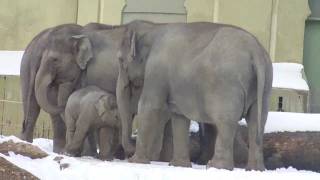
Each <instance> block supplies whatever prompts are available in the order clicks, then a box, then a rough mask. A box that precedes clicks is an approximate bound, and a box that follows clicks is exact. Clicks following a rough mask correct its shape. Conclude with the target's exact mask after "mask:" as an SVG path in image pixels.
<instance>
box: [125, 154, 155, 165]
mask: <svg viewBox="0 0 320 180" xmlns="http://www.w3.org/2000/svg"><path fill="white" fill-rule="evenodd" d="M128 161H129V162H131V163H141V164H150V160H149V159H147V158H145V157H139V156H137V155H136V154H134V155H133V156H132V157H131V158H129V159H128Z"/></svg>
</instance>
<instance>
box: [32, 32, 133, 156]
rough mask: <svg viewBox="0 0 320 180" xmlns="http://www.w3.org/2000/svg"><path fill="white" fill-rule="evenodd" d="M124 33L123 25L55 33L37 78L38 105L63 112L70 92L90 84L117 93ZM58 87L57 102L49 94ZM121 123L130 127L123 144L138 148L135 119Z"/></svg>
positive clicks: (126, 148) (125, 132)
mask: <svg viewBox="0 0 320 180" xmlns="http://www.w3.org/2000/svg"><path fill="white" fill-rule="evenodd" d="M122 35H123V29H122V28H115V29H110V30H103V31H92V30H89V31H82V32H81V33H79V34H77V35H73V36H70V35H64V34H63V35H60V36H56V37H52V38H51V39H50V42H49V43H48V46H47V47H46V48H45V50H44V52H45V53H44V54H43V56H42V59H41V63H40V66H39V70H38V72H37V74H36V78H35V96H36V99H37V102H38V103H39V105H40V106H41V107H42V106H43V107H48V111H49V112H53V113H56V112H60V109H61V107H63V106H64V104H65V102H66V99H67V98H68V97H69V95H70V93H71V92H73V91H74V90H75V89H77V88H79V87H85V86H89V85H94V86H97V87H99V88H101V89H102V90H104V91H106V92H108V93H111V94H114V95H115V94H116V85H117V78H118V61H117V57H116V54H117V51H118V49H119V47H120V43H121V39H122ZM55 87H59V88H58V89H59V90H58V92H59V93H58V96H57V102H55V101H53V100H52V99H51V98H50V92H52V91H54V90H55V89H54V88H55ZM52 89H54V90H52ZM60 106H61V107H60ZM121 127H122V128H123V129H126V130H127V131H125V130H122V136H121V137H122V145H123V148H124V149H125V151H126V153H127V154H131V153H133V151H134V149H135V147H134V144H133V142H131V127H132V122H131V121H127V122H125V123H121Z"/></svg>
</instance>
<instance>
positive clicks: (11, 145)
mask: <svg viewBox="0 0 320 180" xmlns="http://www.w3.org/2000/svg"><path fill="white" fill-rule="evenodd" d="M9 151H12V152H14V153H16V154H21V155H23V156H28V157H30V158H32V159H36V158H44V157H46V156H48V154H47V153H46V152H44V151H42V150H41V149H40V148H38V147H37V146H34V145H32V144H28V143H23V142H13V141H12V140H9V141H5V142H3V143H1V144H0V153H2V154H5V155H8V152H9Z"/></svg>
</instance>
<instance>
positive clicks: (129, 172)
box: [0, 139, 320, 180]
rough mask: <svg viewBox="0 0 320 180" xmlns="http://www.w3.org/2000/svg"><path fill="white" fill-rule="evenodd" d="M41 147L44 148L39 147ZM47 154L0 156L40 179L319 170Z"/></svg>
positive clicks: (248, 175)
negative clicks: (226, 167)
mask: <svg viewBox="0 0 320 180" xmlns="http://www.w3.org/2000/svg"><path fill="white" fill-rule="evenodd" d="M38 142H39V143H40V142H41V143H44V144H45V145H44V146H45V147H46V146H47V144H48V143H49V144H50V143H52V141H49V140H48V142H45V139H43V140H41V141H38ZM39 146H42V144H39ZM42 148H44V147H42ZM48 153H49V154H50V155H49V156H48V157H45V158H42V159H31V158H28V157H24V156H21V155H16V154H14V153H9V156H5V155H3V154H0V156H1V157H3V158H5V159H7V160H8V161H10V162H12V163H14V164H16V165H17V166H19V167H21V168H23V169H26V170H27V171H29V172H31V173H32V174H34V175H35V176H37V177H38V178H40V179H46V180H57V179H61V180H69V179H77V180H90V179H92V180H100V179H101V180H103V179H113V180H122V179H123V180H140V179H141V180H147V179H152V180H176V179H184V180H194V179H202V180H207V179H224V180H234V179H237V180H256V179H259V180H270V179H275V180H276V179H290V180H301V179H308V180H318V179H319V178H320V173H315V172H311V171H298V170H296V169H294V168H281V169H277V170H273V171H271V170H270V171H264V172H259V171H245V170H244V169H238V168H236V169H234V170H233V171H228V170H219V169H215V168H209V169H206V167H205V166H201V165H193V167H192V168H182V167H172V166H168V163H163V162H152V164H134V163H128V162H126V161H120V160H114V161H112V162H108V161H100V160H98V159H94V158H88V157H81V158H74V157H68V156H64V155H57V154H55V153H52V152H48ZM56 156H62V157H63V159H62V160H61V161H60V164H65V163H66V164H69V165H70V166H69V167H68V168H66V169H60V165H59V163H58V162H57V161H54V160H53V159H54V158H55V157H56Z"/></svg>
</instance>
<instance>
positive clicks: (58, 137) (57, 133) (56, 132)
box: [50, 114, 66, 153]
mask: <svg viewBox="0 0 320 180" xmlns="http://www.w3.org/2000/svg"><path fill="white" fill-rule="evenodd" d="M50 116H51V122H52V127H53V152H55V153H62V152H63V149H64V146H65V144H66V126H65V123H64V121H63V120H62V118H61V116H60V115H59V114H55V115H53V114H50Z"/></svg>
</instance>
